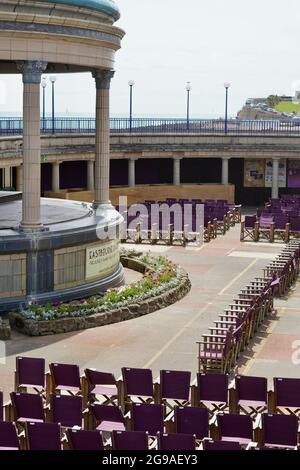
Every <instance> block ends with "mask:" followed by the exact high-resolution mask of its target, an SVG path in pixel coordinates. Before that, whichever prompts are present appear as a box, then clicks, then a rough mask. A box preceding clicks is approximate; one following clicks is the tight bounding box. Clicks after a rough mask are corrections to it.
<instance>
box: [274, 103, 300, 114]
mask: <svg viewBox="0 0 300 470" xmlns="http://www.w3.org/2000/svg"><path fill="white" fill-rule="evenodd" d="M275 109H277V111H279V112H281V113H291V114H292V113H294V114H297V113H298V111H300V103H294V102H293V101H280V102H279V103H278V104H277V105H276V107H275Z"/></svg>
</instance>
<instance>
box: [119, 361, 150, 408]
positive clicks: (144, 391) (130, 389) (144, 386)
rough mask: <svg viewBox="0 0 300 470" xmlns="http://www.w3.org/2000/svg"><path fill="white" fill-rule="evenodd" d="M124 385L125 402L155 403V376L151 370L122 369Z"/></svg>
mask: <svg viewBox="0 0 300 470" xmlns="http://www.w3.org/2000/svg"><path fill="white" fill-rule="evenodd" d="M122 376H123V384H124V401H125V402H131V401H136V400H138V401H141V402H142V403H150V402H153V401H154V387H153V376H152V371H151V370H150V369H138V368H130V367H123V368H122Z"/></svg>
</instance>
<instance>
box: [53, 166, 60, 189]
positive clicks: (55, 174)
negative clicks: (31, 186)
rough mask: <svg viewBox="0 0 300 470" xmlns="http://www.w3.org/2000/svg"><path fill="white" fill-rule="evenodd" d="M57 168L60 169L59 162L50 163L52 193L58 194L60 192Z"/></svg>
mask: <svg viewBox="0 0 300 470" xmlns="http://www.w3.org/2000/svg"><path fill="white" fill-rule="evenodd" d="M59 167H60V162H53V163H52V192H53V193H58V192H59V190H60V178H59Z"/></svg>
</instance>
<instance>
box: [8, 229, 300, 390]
mask: <svg viewBox="0 0 300 470" xmlns="http://www.w3.org/2000/svg"><path fill="white" fill-rule="evenodd" d="M239 230H240V227H239V226H236V227H234V228H233V229H231V230H230V231H229V232H228V233H227V235H226V236H224V237H218V239H216V240H213V241H212V242H210V243H209V244H206V245H203V246H202V247H200V248H182V247H163V246H162V247H153V248H150V249H151V250H152V251H155V252H158V253H161V254H164V255H166V256H168V257H169V258H170V259H172V260H173V261H175V262H177V263H179V264H180V265H181V266H182V267H183V268H184V269H186V270H187V271H188V273H189V276H190V279H191V282H192V289H191V291H190V293H189V294H188V295H187V296H186V297H185V298H184V299H182V300H181V301H180V302H178V303H176V304H174V305H172V306H170V307H167V308H165V309H163V310H160V311H158V312H154V313H152V314H149V315H146V316H144V317H140V318H137V319H133V320H129V321H126V322H122V323H118V324H113V325H108V326H104V327H100V328H94V329H89V330H84V331H81V332H74V333H66V334H61V335H57V336H47V337H36V338H31V337H26V336H23V335H21V334H18V333H15V332H13V334H12V340H11V341H8V342H7V343H6V348H7V351H6V352H7V358H6V364H5V365H0V384H1V386H0V388H1V389H4V392H5V398H7V393H8V392H9V391H11V390H12V389H13V370H14V367H15V356H16V355H29V356H36V357H45V358H46V361H47V362H52V361H54V362H55V361H57V362H65V363H68V362H70V363H77V364H79V365H80V367H81V368H82V369H84V368H85V367H95V368H97V369H99V370H103V371H111V372H114V373H115V374H116V376H117V377H118V376H119V375H120V368H121V367H122V366H127V367H150V368H152V369H153V372H154V376H156V375H157V374H158V371H159V370H160V369H162V368H166V369H181V370H191V371H192V373H193V375H195V373H196V371H197V346H196V341H197V340H199V339H201V334H202V333H203V332H206V331H207V328H208V326H209V325H211V324H212V322H213V320H214V319H216V317H217V315H218V313H220V312H221V311H222V309H223V308H225V307H226V305H228V304H229V303H230V301H231V299H232V298H233V297H234V296H235V295H236V293H237V292H238V291H239V289H240V288H241V287H242V286H244V285H245V284H246V283H247V282H248V281H249V280H250V279H251V278H253V277H254V276H255V275H258V274H259V273H261V269H262V268H263V266H264V265H265V264H266V263H268V261H269V260H270V259H272V258H273V257H274V256H275V255H276V254H277V253H278V252H280V251H281V249H282V245H281V244H275V243H274V244H268V243H267V242H266V243H257V244H254V243H240V241H239ZM138 249H140V247H138ZM143 249H144V250H148V249H149V247H146V246H145V247H143ZM129 275H130V276H131V274H129ZM132 276H133V277H132V279H136V275H135V274H133V275H132ZM299 300H300V284H298V285H297V286H296V287H295V289H294V290H293V291H292V292H291V294H290V296H289V297H288V298H287V299H280V300H279V299H277V300H276V302H275V305H276V308H277V309H278V314H277V317H276V318H275V319H274V320H272V321H271V322H269V324H268V325H266V326H265V327H264V329H263V331H262V332H261V333H260V334H258V335H257V337H256V339H255V342H254V343H253V344H252V345H251V347H250V349H248V350H247V351H246V352H245V354H244V356H243V357H242V358H241V361H240V364H239V367H238V369H237V370H236V371H239V372H242V373H247V374H250V375H256V374H257V375H264V376H267V377H269V378H271V377H273V376H274V375H276V376H278V375H282V376H287V377H288V376H296V377H297V375H298V371H300V365H297V364H293V362H292V354H293V349H292V346H293V342H294V341H297V340H298V339H299V345H298V349H299V351H300V321H299V320H298V315H300V306H299ZM297 357H298V360H299V362H300V352H299V354H298V356H297Z"/></svg>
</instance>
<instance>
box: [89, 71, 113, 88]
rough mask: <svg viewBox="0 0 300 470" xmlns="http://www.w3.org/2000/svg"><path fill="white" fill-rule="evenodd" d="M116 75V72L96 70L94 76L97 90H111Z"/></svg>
mask: <svg viewBox="0 0 300 470" xmlns="http://www.w3.org/2000/svg"><path fill="white" fill-rule="evenodd" d="M114 74H115V71H114V70H100V69H99V70H95V71H94V72H93V73H92V75H93V77H94V79H95V82H96V90H109V89H110V81H111V79H112V78H113V76H114Z"/></svg>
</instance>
